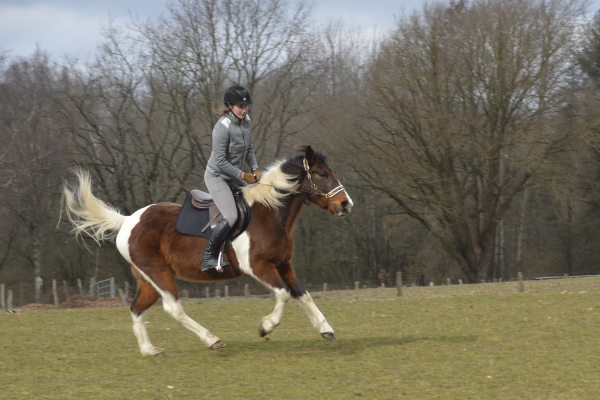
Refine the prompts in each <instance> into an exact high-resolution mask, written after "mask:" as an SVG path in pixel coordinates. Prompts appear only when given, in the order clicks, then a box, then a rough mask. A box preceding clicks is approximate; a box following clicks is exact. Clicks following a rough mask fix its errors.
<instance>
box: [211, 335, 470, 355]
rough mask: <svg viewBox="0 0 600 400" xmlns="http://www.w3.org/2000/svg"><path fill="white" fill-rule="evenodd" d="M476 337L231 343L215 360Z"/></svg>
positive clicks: (352, 350)
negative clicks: (257, 354) (219, 357)
mask: <svg viewBox="0 0 600 400" xmlns="http://www.w3.org/2000/svg"><path fill="white" fill-rule="evenodd" d="M477 340H478V338H477V337H476V336H472V335H471V336H444V335H441V336H423V337H417V336H381V337H359V338H351V339H344V338H341V339H339V338H338V339H337V340H335V341H331V342H328V341H323V340H310V339H307V340H277V339H274V340H269V341H264V342H263V341H257V342H230V343H229V344H228V346H227V347H226V348H225V349H223V350H219V352H217V353H216V354H217V355H218V356H224V357H230V356H236V355H238V354H248V353H250V352H261V353H263V352H265V351H269V352H273V353H281V354H284V355H289V354H290V352H293V353H295V354H296V355H303V354H306V355H315V354H324V353H334V354H339V355H351V354H355V353H360V352H363V351H366V350H370V349H373V348H378V347H388V346H394V347H401V346H406V345H409V344H411V343H417V342H423V341H429V342H438V343H467V342H475V341H477Z"/></svg>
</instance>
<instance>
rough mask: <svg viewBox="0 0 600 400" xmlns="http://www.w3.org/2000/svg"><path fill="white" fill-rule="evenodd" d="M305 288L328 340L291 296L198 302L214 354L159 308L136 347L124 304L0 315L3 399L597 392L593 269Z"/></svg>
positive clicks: (599, 293)
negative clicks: (331, 335)
mask: <svg viewBox="0 0 600 400" xmlns="http://www.w3.org/2000/svg"><path fill="white" fill-rule="evenodd" d="M516 288H517V285H516V284H515V283H502V284H483V285H463V286H440V287H425V288H405V289H404V293H405V296H403V297H401V298H398V297H396V290H395V289H365V290H359V291H347V292H327V293H313V296H314V297H315V302H316V303H317V305H318V306H319V308H320V309H321V310H322V311H323V313H324V314H325V315H326V316H327V318H328V321H329V323H330V324H331V325H332V326H333V327H334V329H335V330H336V335H337V337H338V340H337V341H335V342H328V341H325V340H322V339H321V338H320V337H319V334H318V333H317V332H316V331H315V330H314V329H313V327H312V326H311V325H310V323H309V321H308V317H307V316H306V315H305V313H304V312H303V311H302V310H300V308H299V307H298V306H297V305H295V304H294V302H290V304H289V306H288V309H287V310H286V314H285V316H284V319H283V321H282V323H281V325H280V326H279V327H278V328H277V329H276V330H275V332H273V333H272V334H271V335H269V336H270V340H268V341H267V340H265V339H261V338H260V337H259V336H258V324H259V322H260V319H261V317H263V316H264V315H267V314H269V313H270V312H271V310H272V307H273V304H274V303H273V302H271V301H270V300H269V299H264V298H253V299H246V300H244V299H222V300H208V301H204V300H202V304H186V305H185V308H186V311H187V312H188V314H189V315H190V316H191V317H192V318H194V319H196V320H197V321H198V322H199V323H201V324H202V325H203V326H205V327H206V328H208V329H209V330H211V331H212V332H213V333H214V334H216V335H217V336H219V338H220V339H221V340H222V341H223V342H225V343H226V344H227V347H226V348H224V349H222V350H218V351H210V350H208V349H207V348H206V347H205V346H204V345H203V344H202V343H201V342H200V340H198V339H197V338H196V337H195V336H194V335H193V334H192V333H191V332H189V331H188V330H187V329H185V328H183V327H182V326H180V325H179V324H178V323H177V322H175V321H174V320H172V319H171V318H170V317H169V316H168V315H166V314H165V313H164V312H163V310H162V308H160V307H153V308H152V310H151V311H150V313H149V316H148V321H149V322H150V323H149V325H148V330H149V333H150V337H151V339H152V342H153V344H154V345H156V346H160V347H162V348H164V349H165V350H166V351H167V352H168V357H159V358H148V357H141V356H140V355H139V351H138V347H137V344H136V341H135V338H134V336H133V333H132V331H131V319H130V317H129V312H128V310H127V309H125V308H118V309H78V310H48V311H27V312H22V313H19V314H0V398H1V399H204V398H206V399H209V398H210V399H254V398H256V399H259V398H260V399H266V398H271V399H313V398H314V399H317V398H319V399H322V398H334V399H355V398H361V397H362V398H367V399H431V398H438V399H598V398H600V279H598V278H585V279H583V278H582V279H569V280H560V281H549V282H526V292H525V293H517V292H516Z"/></svg>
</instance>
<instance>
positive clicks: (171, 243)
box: [63, 145, 354, 356]
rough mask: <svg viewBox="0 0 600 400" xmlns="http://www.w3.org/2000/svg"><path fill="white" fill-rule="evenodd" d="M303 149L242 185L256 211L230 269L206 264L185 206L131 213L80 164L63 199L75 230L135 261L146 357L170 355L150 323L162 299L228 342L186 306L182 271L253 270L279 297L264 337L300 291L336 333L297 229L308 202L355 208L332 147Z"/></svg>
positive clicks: (136, 321)
mask: <svg viewBox="0 0 600 400" xmlns="http://www.w3.org/2000/svg"><path fill="white" fill-rule="evenodd" d="M296 152H297V154H296V155H295V156H293V157H292V158H291V159H288V160H287V161H286V160H281V161H278V162H275V163H274V164H273V165H272V166H270V167H269V168H268V169H267V171H265V174H264V175H263V177H262V179H261V181H260V182H259V183H258V184H253V185H250V186H247V187H244V188H242V192H243V196H244V198H245V200H246V202H247V203H248V205H249V206H250V207H251V212H252V218H251V221H250V224H249V225H248V227H247V229H246V230H245V231H244V232H243V233H242V234H240V235H238V236H237V237H236V238H235V239H234V240H232V242H231V244H232V246H231V247H232V249H231V248H230V249H228V250H226V255H227V257H228V259H229V261H230V264H231V265H230V266H227V267H224V268H223V269H222V272H219V271H217V270H216V269H211V270H208V271H205V272H202V271H201V270H200V266H199V264H200V259H201V258H202V255H203V254H204V249H205V247H206V244H207V242H208V240H207V239H205V238H202V237H197V236H187V235H182V234H180V233H178V232H177V231H176V229H175V220H176V218H177V215H178V213H179V211H180V209H181V207H182V206H181V205H179V204H175V203H157V204H152V205H149V206H146V207H144V208H141V209H139V210H137V211H136V212H134V213H133V214H131V215H130V216H124V215H121V214H120V213H119V212H118V211H117V210H116V209H115V208H113V207H111V206H109V205H107V204H106V203H104V202H103V201H102V200H100V199H98V198H96V197H95V196H94V195H93V193H92V182H91V178H90V176H89V173H87V172H86V171H84V170H82V169H77V170H75V174H76V177H77V185H70V184H69V183H68V182H65V185H64V188H63V203H64V208H65V211H66V215H67V217H68V219H69V221H70V222H71V224H72V225H73V231H74V233H75V235H76V236H77V237H79V236H81V235H83V234H87V235H89V236H90V237H91V238H92V239H94V240H95V241H96V242H98V244H100V242H101V241H108V240H112V239H115V242H116V246H117V249H118V251H119V252H120V253H121V255H122V256H123V257H124V258H125V260H127V262H128V263H129V264H131V269H132V271H133V274H134V275H135V277H136V278H137V281H138V287H137V291H136V294H135V297H134V299H133V301H132V302H131V305H130V311H131V318H132V320H133V332H134V334H135V337H136V339H137V342H138V345H139V348H140V353H141V354H142V355H143V356H159V355H165V354H166V353H165V350H163V349H161V348H160V347H156V346H154V345H153V344H152V343H151V342H150V338H149V336H148V331H147V329H146V324H145V322H146V314H147V312H148V309H149V308H150V307H151V306H152V305H153V304H154V303H156V302H157V300H158V299H159V298H161V299H162V304H163V308H164V311H165V312H166V313H168V314H169V315H171V316H172V317H173V318H174V319H175V320H177V321H178V322H179V323H181V324H182V325H183V326H185V327H186V328H188V329H189V330H190V331H192V332H193V333H195V334H196V335H197V336H198V337H199V338H200V340H202V342H204V344H205V345H206V346H207V347H208V348H209V349H211V350H215V349H219V348H222V347H225V344H224V343H223V342H221V340H219V338H218V337H217V336H215V335H214V334H212V333H211V332H209V331H208V330H207V329H206V328H204V327H203V326H202V325H200V324H199V323H197V322H196V321H194V320H193V319H192V318H190V317H189V316H188V315H187V314H186V313H185V311H184V309H183V307H182V304H181V301H180V299H179V293H178V290H177V284H176V278H179V279H182V280H186V281H192V282H214V281H222V280H231V279H236V278H239V277H241V276H244V275H245V276H251V277H252V278H254V279H256V280H257V281H258V282H260V283H261V284H262V285H263V286H265V287H266V288H267V289H269V290H270V291H271V292H273V293H274V297H275V307H274V309H273V312H272V313H271V314H269V315H267V316H265V317H263V318H262V322H261V324H260V327H259V334H260V336H261V337H264V336H266V335H268V334H269V333H271V332H272V331H273V330H274V329H275V328H276V327H277V326H278V325H279V323H280V322H281V319H282V317H283V312H284V310H285V307H286V305H287V303H288V301H289V300H290V299H292V298H293V299H295V300H296V301H297V302H298V304H299V305H300V307H302V308H304V309H305V310H306V312H307V314H308V316H309V319H310V321H311V322H312V324H313V326H314V327H315V328H316V329H318V331H319V333H320V334H321V337H322V338H324V339H326V340H335V339H336V337H335V334H334V330H333V328H332V327H331V326H330V325H329V323H328V322H327V320H326V319H325V316H324V315H323V314H322V313H321V311H320V310H319V309H318V308H317V306H316V305H315V303H314V302H313V299H312V297H311V295H310V294H309V293H308V291H307V290H306V289H305V288H304V287H303V285H302V283H301V282H300V281H299V280H298V278H297V276H296V273H295V271H294V267H293V266H292V263H291V259H292V255H293V247H294V241H293V238H292V232H293V230H294V226H295V223H296V221H297V219H298V217H299V215H300V213H301V211H302V209H303V207H304V206H305V205H307V204H308V205H315V206H317V207H319V208H321V209H323V210H326V211H329V212H330V213H331V214H333V215H335V216H339V217H341V216H344V215H346V214H348V213H349V212H350V210H351V209H352V206H353V205H354V203H353V202H352V199H351V198H350V196H349V195H348V192H347V191H346V189H345V188H344V186H343V185H342V184H341V183H340V181H339V179H338V177H337V174H336V172H335V171H334V170H333V169H332V168H331V167H330V165H329V162H328V158H327V156H326V155H325V154H324V153H322V152H320V151H316V150H313V148H312V147H311V146H309V145H300V146H296Z"/></svg>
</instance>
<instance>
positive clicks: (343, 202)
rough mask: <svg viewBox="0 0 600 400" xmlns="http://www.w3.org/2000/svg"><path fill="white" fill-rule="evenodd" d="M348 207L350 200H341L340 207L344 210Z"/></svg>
mask: <svg viewBox="0 0 600 400" xmlns="http://www.w3.org/2000/svg"><path fill="white" fill-rule="evenodd" d="M350 207H352V206H351V205H350V202H349V201H348V200H345V201H342V208H343V209H344V211H348V210H349V209H350Z"/></svg>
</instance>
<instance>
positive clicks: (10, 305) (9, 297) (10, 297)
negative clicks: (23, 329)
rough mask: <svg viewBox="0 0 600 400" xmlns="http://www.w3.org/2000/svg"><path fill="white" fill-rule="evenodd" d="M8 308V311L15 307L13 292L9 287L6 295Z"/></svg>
mask: <svg viewBox="0 0 600 400" xmlns="http://www.w3.org/2000/svg"><path fill="white" fill-rule="evenodd" d="M6 309H7V310H8V311H12V309H13V293H12V290H10V289H8V294H7V295H6Z"/></svg>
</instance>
